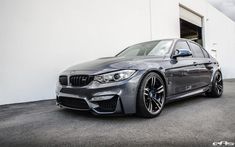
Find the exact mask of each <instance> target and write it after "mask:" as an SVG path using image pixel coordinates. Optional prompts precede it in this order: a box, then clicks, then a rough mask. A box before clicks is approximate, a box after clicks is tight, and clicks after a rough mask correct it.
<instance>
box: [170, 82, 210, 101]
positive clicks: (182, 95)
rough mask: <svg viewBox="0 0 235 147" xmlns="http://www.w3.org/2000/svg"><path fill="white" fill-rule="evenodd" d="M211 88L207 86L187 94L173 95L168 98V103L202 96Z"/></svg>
mask: <svg viewBox="0 0 235 147" xmlns="http://www.w3.org/2000/svg"><path fill="white" fill-rule="evenodd" d="M209 89H210V88H209V86H205V87H202V88H199V89H196V90H192V91H189V92H185V93H181V94H176V95H172V96H169V97H167V98H166V103H169V102H172V101H175V100H179V99H183V98H187V97H191V96H195V95H199V94H202V93H204V92H206V91H208V90H209Z"/></svg>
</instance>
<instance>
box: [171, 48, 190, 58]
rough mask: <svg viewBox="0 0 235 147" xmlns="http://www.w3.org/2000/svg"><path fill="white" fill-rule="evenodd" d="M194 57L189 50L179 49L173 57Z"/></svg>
mask: <svg viewBox="0 0 235 147" xmlns="http://www.w3.org/2000/svg"><path fill="white" fill-rule="evenodd" d="M188 56H192V52H191V51H190V50H188V49H177V50H176V54H175V55H174V56H173V58H178V57H188Z"/></svg>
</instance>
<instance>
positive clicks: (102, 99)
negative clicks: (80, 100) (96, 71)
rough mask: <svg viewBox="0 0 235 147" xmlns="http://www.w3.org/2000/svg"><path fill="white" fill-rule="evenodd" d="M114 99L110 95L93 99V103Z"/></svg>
mask: <svg viewBox="0 0 235 147" xmlns="http://www.w3.org/2000/svg"><path fill="white" fill-rule="evenodd" d="M111 98H113V95H109V96H99V97H93V98H91V100H90V101H91V102H96V101H104V100H109V99H111Z"/></svg>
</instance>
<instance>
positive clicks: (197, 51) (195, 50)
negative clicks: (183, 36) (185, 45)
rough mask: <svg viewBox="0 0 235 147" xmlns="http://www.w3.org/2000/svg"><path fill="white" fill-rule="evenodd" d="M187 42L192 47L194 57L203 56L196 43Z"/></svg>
mask: <svg viewBox="0 0 235 147" xmlns="http://www.w3.org/2000/svg"><path fill="white" fill-rule="evenodd" d="M189 44H190V47H191V49H192V52H193V56H194V57H196V58H205V57H204V54H203V52H202V49H201V47H200V46H198V45H196V44H195V43H191V42H190V43H189Z"/></svg>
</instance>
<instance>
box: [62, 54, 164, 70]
mask: <svg viewBox="0 0 235 147" xmlns="http://www.w3.org/2000/svg"><path fill="white" fill-rule="evenodd" d="M162 60H163V58H162V57H150V56H147V57H146V56H145V57H128V58H125V57H107V58H100V59H97V60H93V61H90V62H85V63H81V64H77V65H75V66H72V67H70V68H68V69H67V70H66V71H81V72H82V71H86V72H88V71H90V72H89V73H96V74H98V73H104V72H109V71H114V70H118V69H146V68H147V67H148V66H149V63H151V62H152V63H156V62H161V61H162ZM147 63H148V64H147Z"/></svg>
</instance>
